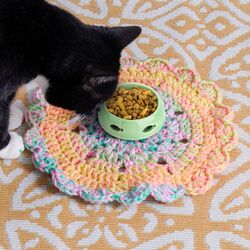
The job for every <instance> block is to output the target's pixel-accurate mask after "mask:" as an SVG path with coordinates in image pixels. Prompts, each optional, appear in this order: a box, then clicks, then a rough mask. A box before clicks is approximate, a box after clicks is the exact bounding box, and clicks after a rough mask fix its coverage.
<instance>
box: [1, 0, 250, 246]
mask: <svg viewBox="0 0 250 250" xmlns="http://www.w3.org/2000/svg"><path fill="white" fill-rule="evenodd" d="M50 2H52V3H54V4H56V5H58V6H60V7H63V8H65V9H67V10H69V11H70V12H72V13H73V14H74V15H76V16H77V17H78V18H80V19H81V20H82V21H83V22H86V23H91V24H101V25H122V24H125V25H127V24H136V25H141V26H142V28H143V32H142V35H141V36H140V38H139V39H138V40H137V41H136V42H134V43H133V44H131V45H130V46H129V48H128V49H127V50H126V51H125V52H124V55H131V56H133V57H135V58H137V59H140V60H145V59H147V58H152V57H161V58H165V59H167V60H168V61H169V62H170V63H171V64H173V65H174V66H187V67H189V68H191V69H194V70H197V71H199V73H200V74H201V78H202V79H209V80H211V81H214V82H216V83H217V84H218V86H219V87H220V88H221V89H222V93H223V95H224V104H225V105H227V106H230V107H231V108H232V109H233V110H234V112H235V119H234V122H235V123H236V128H237V130H238V133H239V137H240V142H239V144H238V146H237V147H236V148H235V149H234V150H233V151H232V152H231V158H232V161H231V164H230V166H229V168H228V169H227V170H225V171H224V172H223V173H222V174H220V175H219V176H216V178H215V179H214V182H213V186H212V188H211V189H210V190H209V191H208V192H207V193H206V194H204V195H202V196H195V197H186V198H184V199H182V200H178V201H176V202H174V203H171V204H160V203H157V202H155V201H153V200H147V201H144V202H143V203H142V204H140V205H132V206H124V205H118V204H109V205H90V204H87V203H84V202H83V201H82V200H80V199H79V198H71V197H68V196H66V195H64V194H62V193H59V192H58V190H57V189H56V188H54V187H53V186H52V185H51V182H50V179H49V177H48V176H47V175H45V174H42V173H40V172H38V171H37V170H36V169H35V168H34V167H33V165H32V163H31V159H30V154H29V153H28V152H25V153H24V154H23V155H22V156H21V157H20V158H19V159H18V160H16V161H0V188H1V198H0V199H1V202H0V204H1V205H0V211H1V215H0V225H1V227H0V249H6V250H8V249H13V250H19V249H37V250H50V249H60V250H64V249H65V250H66V249H74V250H75V249H84V250H86V249H94V250H96V249H104V250H106V249H107V250H109V249H143V250H144V249H149V250H151V249H164V250H165V249H169V250H174V249H184V250H192V249H198V250H200V249H201V250H203V249H212V250H217V249H218V250H219V249H223V250H224V249H225V250H234V249H235V250H241V249H250V168H249V166H250V112H249V110H250V109H249V106H250V80H249V76H250V71H249V68H250V65H249V64H250V54H249V51H250V49H249V47H250V40H249V35H250V16H249V13H250V3H249V1H248V0H240V1H238V0H237V1H236V0H203V1H201V0H190V1H185V0H182V1H174V0H157V1H142V0H127V1H123V0H110V1H108V0H81V1H80V0H51V1H50ZM17 102H18V103H19V105H20V106H22V105H24V106H26V105H27V97H26V93H25V91H24V89H22V90H20V92H19V95H18V96H17ZM24 130H25V128H21V129H20V130H19V132H20V133H21V134H23V133H24Z"/></svg>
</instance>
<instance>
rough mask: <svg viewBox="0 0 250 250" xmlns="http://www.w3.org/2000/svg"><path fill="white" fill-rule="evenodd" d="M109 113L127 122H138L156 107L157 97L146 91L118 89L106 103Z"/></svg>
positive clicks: (140, 89)
mask: <svg viewBox="0 0 250 250" xmlns="http://www.w3.org/2000/svg"><path fill="white" fill-rule="evenodd" d="M106 105H107V109H108V111H109V112H110V113H112V114H113V115H115V116H118V117H120V118H122V119H127V120H138V119H143V118H146V117H148V116H150V115H151V114H152V113H154V112H155V110H156V109H157V107H158V101H157V97H156V96H155V95H154V94H153V93H152V92H151V91H150V90H147V89H143V88H138V87H135V88H132V89H125V88H119V89H117V90H116V91H115V93H114V94H113V96H112V97H111V98H110V99H109V100H108V101H107V104H106Z"/></svg>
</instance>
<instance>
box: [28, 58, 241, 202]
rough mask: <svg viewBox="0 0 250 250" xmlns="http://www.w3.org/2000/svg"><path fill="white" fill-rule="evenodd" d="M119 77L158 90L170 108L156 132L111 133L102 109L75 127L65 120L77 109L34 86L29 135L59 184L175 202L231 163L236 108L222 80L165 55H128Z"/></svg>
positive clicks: (36, 157)
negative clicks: (135, 136)
mask: <svg viewBox="0 0 250 250" xmlns="http://www.w3.org/2000/svg"><path fill="white" fill-rule="evenodd" d="M119 81H120V82H139V83H143V84H148V85H150V86H151V87H153V88H155V89H156V90H157V91H158V92H159V94H160V95H161V96H162V98H163V100H164V104H165V110H166V122H165V124H164V126H163V128H162V130H161V131H160V132H159V133H157V134H156V135H154V136H152V137H150V138H148V139H145V140H141V141H123V140H119V139H116V138H113V137H111V136H110V135H108V134H107V133H106V132H105V131H104V130H103V129H102V128H101V127H100V125H99V123H98V119H97V110H94V111H93V114H92V115H91V116H89V117H86V118H85V120H84V121H82V123H81V124H80V126H79V132H76V131H75V130H74V128H69V127H67V126H65V125H64V124H65V122H67V121H68V120H69V119H71V118H72V117H74V116H75V114H74V113H73V112H71V111H68V110H64V109H61V108H58V107H54V106H52V105H49V104H48V103H47V102H46V101H45V99H44V96H43V94H42V92H41V90H40V89H37V90H36V91H35V93H34V97H33V104H32V105H31V107H30V109H29V110H28V111H27V114H26V120H27V122H28V124H29V125H30V127H31V128H30V129H29V130H28V131H27V133H26V135H25V144H26V148H27V149H28V150H30V151H31V152H32V154H33V156H32V158H33V162H34V165H35V166H36V167H37V168H38V169H40V170H41V171H43V172H46V173H48V174H50V175H51V176H52V181H53V184H54V185H55V186H56V187H58V188H59V189H60V190H61V191H63V192H65V193H67V194H69V195H75V196H80V197H81V198H83V199H84V200H86V201H89V202H92V203H103V202H111V201H117V202H121V203H126V204H131V203H140V202H142V201H143V200H144V199H146V198H147V197H148V196H149V195H150V196H152V197H154V198H155V199H156V200H158V201H161V202H172V201H174V200H176V199H179V198H180V197H182V196H184V195H198V194H202V193H204V192H206V191H207V190H208V188H209V187H210V186H211V183H212V180H213V176H214V175H215V174H217V173H219V172H221V171H222V170H224V169H225V168H226V167H227V166H228V164H229V154H228V152H229V151H230V150H232V148H233V147H234V146H235V144H236V141H237V136H236V132H235V129H234V127H233V125H232V123H231V121H232V117H233V114H232V112H231V111H230V109H229V108H228V107H226V106H224V105H222V103H221V102H222V97H221V95H220V93H219V89H218V87H217V86H216V85H215V84H214V83H209V82H203V81H201V80H200V77H199V75H198V74H197V73H195V72H193V71H191V70H189V69H184V68H174V67H173V66H171V65H169V64H168V63H167V62H166V61H164V60H161V59H153V60H148V61H145V62H138V61H136V60H133V59H131V58H123V59H122V60H121V70H120V80H119Z"/></svg>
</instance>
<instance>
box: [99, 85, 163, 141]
mask: <svg viewBox="0 0 250 250" xmlns="http://www.w3.org/2000/svg"><path fill="white" fill-rule="evenodd" d="M136 87H137V88H143V89H147V90H149V91H151V92H152V93H153V94H154V95H155V96H156V97H157V101H158V107H157V109H156V110H155V112H154V113H152V114H151V115H149V116H148V117H145V118H143V119H138V120H127V119H122V118H120V117H117V116H115V115H113V114H111V113H110V112H109V111H108V109H107V106H106V103H104V104H103V105H102V106H101V109H100V111H99V113H98V119H99V122H100V125H101V126H102V128H103V129H104V130H105V131H106V132H107V133H109V134H110V135H112V136H113V137H116V138H119V139H122V140H142V139H146V138H148V137H150V136H152V135H154V134H156V133H157V132H159V131H160V130H161V128H162V127H163V125H164V122H165V115H166V114H165V109H164V103H163V100H162V99H161V97H160V96H159V94H158V93H157V92H156V91H155V90H154V89H152V88H150V87H149V86H147V85H144V84H140V83H133V82H131V83H122V84H119V85H118V88H125V89H132V88H136Z"/></svg>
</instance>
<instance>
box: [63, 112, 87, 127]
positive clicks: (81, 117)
mask: <svg viewBox="0 0 250 250" xmlns="http://www.w3.org/2000/svg"><path fill="white" fill-rule="evenodd" d="M85 117H86V115H84V114H82V115H76V116H74V117H73V118H71V119H70V120H69V121H67V122H66V126H73V125H74V124H76V123H77V122H80V121H81V120H82V119H84V118H85Z"/></svg>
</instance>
